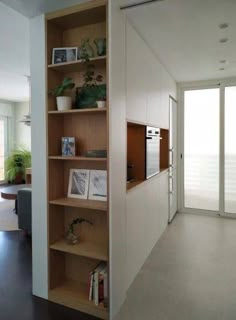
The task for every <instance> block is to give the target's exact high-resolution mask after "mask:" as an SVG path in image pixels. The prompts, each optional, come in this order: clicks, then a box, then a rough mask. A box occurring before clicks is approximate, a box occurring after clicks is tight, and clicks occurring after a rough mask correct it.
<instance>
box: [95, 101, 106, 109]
mask: <svg viewBox="0 0 236 320" xmlns="http://www.w3.org/2000/svg"><path fill="white" fill-rule="evenodd" d="M97 107H98V109H100V108H105V107H106V101H103V100H102V101H97Z"/></svg>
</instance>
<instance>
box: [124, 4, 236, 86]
mask: <svg viewBox="0 0 236 320" xmlns="http://www.w3.org/2000/svg"><path fill="white" fill-rule="evenodd" d="M122 2H123V4H130V3H137V2H141V1H140V0H138V1H128V0H126V1H125V0H124V1H122ZM125 13H126V14H127V16H128V18H129V20H130V21H131V22H132V24H133V26H134V27H135V28H136V30H137V31H138V32H139V33H140V35H141V36H142V37H143V38H144V39H145V40H146V42H147V43H148V44H149V46H150V47H151V48H152V49H153V51H154V52H155V53H156V55H157V56H158V57H159V58H160V60H161V61H162V63H163V64H164V65H165V66H166V68H167V69H168V71H169V72H170V73H171V74H172V76H173V77H174V78H175V80H177V81H178V82H184V81H196V80H209V79H219V78H227V77H234V76H236V19H235V13H236V1H235V0H223V1H222V0H163V1H161V2H156V3H153V4H149V5H145V6H140V7H136V8H133V9H129V10H126V11H125ZM225 22H227V23H228V24H229V27H228V28H226V29H220V28H219V24H221V23H225ZM222 38H228V42H227V43H224V44H222V43H219V40H220V39H222ZM220 60H226V62H225V63H220V62H219V61H220ZM220 68H224V70H219V69H220Z"/></svg>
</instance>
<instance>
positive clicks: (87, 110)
mask: <svg viewBox="0 0 236 320" xmlns="http://www.w3.org/2000/svg"><path fill="white" fill-rule="evenodd" d="M106 110H107V109H106V108H88V109H70V110H66V111H58V110H52V111H48V113H49V114H71V113H89V112H91V113H100V112H106Z"/></svg>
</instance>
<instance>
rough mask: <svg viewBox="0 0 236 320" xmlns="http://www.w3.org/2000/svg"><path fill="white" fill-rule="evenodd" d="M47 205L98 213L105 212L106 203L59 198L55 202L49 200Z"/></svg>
mask: <svg viewBox="0 0 236 320" xmlns="http://www.w3.org/2000/svg"><path fill="white" fill-rule="evenodd" d="M49 204H54V205H58V206H64V207H74V208H85V209H93V210H99V211H107V202H106V201H97V200H82V199H74V198H66V197H64V198H59V199H55V200H50V201H49Z"/></svg>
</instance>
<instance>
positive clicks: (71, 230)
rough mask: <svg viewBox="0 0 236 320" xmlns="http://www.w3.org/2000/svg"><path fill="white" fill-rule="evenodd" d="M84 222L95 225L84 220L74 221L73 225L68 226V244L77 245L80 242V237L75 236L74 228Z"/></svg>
mask: <svg viewBox="0 0 236 320" xmlns="http://www.w3.org/2000/svg"><path fill="white" fill-rule="evenodd" d="M83 222H86V223H88V224H91V225H93V223H92V222H91V221H89V220H87V219H84V218H77V219H74V220H73V221H72V223H71V224H70V225H69V226H68V230H67V232H66V241H67V243H68V244H76V243H78V242H79V236H77V235H75V230H74V226H75V225H76V224H81V223H83Z"/></svg>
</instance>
